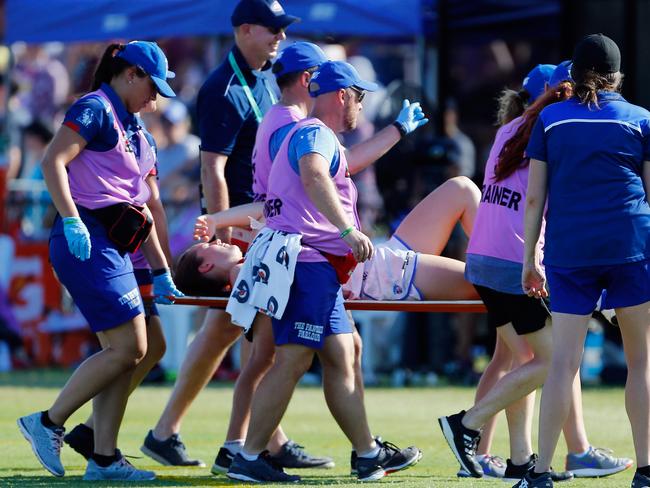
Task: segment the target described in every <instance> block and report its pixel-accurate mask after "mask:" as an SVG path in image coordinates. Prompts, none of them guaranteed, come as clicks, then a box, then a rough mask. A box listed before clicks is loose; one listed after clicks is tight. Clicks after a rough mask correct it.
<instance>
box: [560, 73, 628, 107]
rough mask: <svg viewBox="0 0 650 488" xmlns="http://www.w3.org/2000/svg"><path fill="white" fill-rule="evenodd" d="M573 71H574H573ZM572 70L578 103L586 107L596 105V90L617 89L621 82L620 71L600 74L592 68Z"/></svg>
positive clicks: (621, 75)
mask: <svg viewBox="0 0 650 488" xmlns="http://www.w3.org/2000/svg"><path fill="white" fill-rule="evenodd" d="M573 71H575V73H574V72H573ZM573 71H572V73H571V74H572V75H573V79H574V80H575V83H576V87H575V96H576V98H577V99H578V100H580V103H582V104H584V105H587V106H588V107H591V106H594V107H596V108H600V107H599V106H598V92H599V91H602V90H605V91H619V90H620V88H621V84H622V83H623V74H622V73H620V72H616V73H606V74H601V73H597V72H595V71H593V70H590V69H588V70H584V71H578V70H577V69H574V70H573Z"/></svg>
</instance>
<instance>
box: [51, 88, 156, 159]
mask: <svg viewBox="0 0 650 488" xmlns="http://www.w3.org/2000/svg"><path fill="white" fill-rule="evenodd" d="M101 89H102V91H103V92H104V93H105V94H106V96H107V97H108V98H109V100H110V101H111V104H112V105H113V108H114V109H115V113H113V110H111V107H110V105H109V104H108V103H106V101H105V100H104V99H103V98H102V97H100V96H99V95H90V96H87V97H84V98H82V99H79V100H77V101H76V102H75V103H73V104H72V106H71V107H70V108H69V109H68V111H67V112H66V114H65V119H64V120H63V125H65V126H67V127H69V128H70V129H72V130H74V131H75V132H76V133H78V134H79V135H80V136H81V137H83V138H84V139H85V140H86V143H87V145H86V149H88V150H90V151H96V152H105V151H109V150H111V149H113V148H114V147H115V145H116V144H117V141H118V133H117V131H116V130H115V124H114V120H115V115H117V117H118V120H120V122H122V126H123V127H124V131H125V132H126V138H127V139H128V140H129V141H130V143H131V144H130V146H131V148H132V149H133V152H134V153H135V155H136V157H139V155H140V154H139V153H140V136H139V134H138V131H139V130H140V129H141V128H142V125H143V124H142V121H141V120H140V119H139V118H138V117H137V116H136V115H135V114H132V113H129V112H127V110H126V107H125V106H124V103H122V100H121V99H120V97H119V96H117V93H115V90H113V89H112V88H111V87H110V86H109V85H107V84H106V83H102V86H101Z"/></svg>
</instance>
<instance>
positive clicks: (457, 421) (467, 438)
mask: <svg viewBox="0 0 650 488" xmlns="http://www.w3.org/2000/svg"><path fill="white" fill-rule="evenodd" d="M464 416H465V410H461V411H460V412H459V413H457V414H454V415H450V416H449V417H440V418H439V419H438V423H439V424H440V428H441V429H442V434H443V435H444V436H445V439H447V444H449V447H450V448H451V452H453V453H454V456H456V459H458V462H459V463H460V465H461V466H462V468H463V469H464V470H465V471H467V472H468V473H470V475H471V476H472V477H474V478H480V477H482V476H483V468H482V467H481V465H480V464H479V463H478V462H477V461H476V459H475V458H474V456H475V455H476V447H477V446H478V443H479V441H480V440H481V434H480V432H479V431H476V430H472V429H468V428H467V427H465V426H464V425H463V422H462V420H463V417H464Z"/></svg>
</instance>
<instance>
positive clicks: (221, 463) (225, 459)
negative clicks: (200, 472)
mask: <svg viewBox="0 0 650 488" xmlns="http://www.w3.org/2000/svg"><path fill="white" fill-rule="evenodd" d="M234 458H235V455H234V454H233V453H231V452H230V451H229V450H228V449H227V448H225V447H221V448H219V452H218V453H217V457H216V458H215V459H214V464H213V465H212V469H211V470H210V471H211V472H212V474H225V473H227V472H228V470H229V469H230V465H231V464H232V460H233V459H234Z"/></svg>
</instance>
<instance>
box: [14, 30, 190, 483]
mask: <svg viewBox="0 0 650 488" xmlns="http://www.w3.org/2000/svg"><path fill="white" fill-rule="evenodd" d="M173 76H174V74H173V73H172V72H170V71H168V67H167V59H166V57H165V55H164V53H163V52H162V50H161V49H160V48H159V47H158V46H157V45H156V44H155V43H152V42H143V41H134V42H130V43H128V44H126V45H119V44H112V45H110V46H109V47H108V48H107V49H106V51H105V53H104V55H103V56H102V58H101V60H100V62H99V65H98V67H97V71H96V73H95V77H94V80H93V91H92V92H91V93H89V94H87V95H86V96H84V97H82V98H81V99H79V100H78V101H77V102H75V103H74V104H73V105H72V106H71V107H70V109H69V110H68V112H67V114H66V117H65V120H64V122H63V125H62V127H61V128H60V129H59V131H58V132H57V134H56V136H55V137H54V139H53V141H52V143H51V144H50V147H49V148H48V151H47V153H46V155H45V158H44V159H43V163H42V165H43V176H44V178H45V182H46V184H47V186H48V190H49V191H50V194H51V196H52V200H53V202H54V204H55V206H56V208H57V210H58V213H59V214H58V216H57V218H56V220H55V223H54V225H53V228H52V233H51V236H50V261H51V263H52V266H53V267H54V270H55V272H56V274H57V277H58V278H59V280H60V281H61V283H62V284H63V285H64V286H65V287H66V288H67V290H68V291H69V292H70V294H71V295H72V298H73V299H74V301H75V304H76V305H77V306H78V307H79V309H80V311H81V312H82V314H83V315H84V317H85V318H86V320H87V322H88V324H89V326H90V328H91V330H92V331H93V332H95V333H96V334H97V335H98V336H99V337H100V341H101V342H102V344H103V345H104V346H105V347H104V349H102V351H100V352H98V353H96V354H94V355H92V356H91V357H89V358H88V359H86V361H84V362H83V363H82V364H81V365H80V366H79V367H78V368H77V370H76V371H75V372H74V373H73V375H72V376H71V377H70V379H69V380H68V382H67V383H66V385H65V386H64V387H63V389H62V390H61V392H60V393H59V395H58V397H57V399H56V400H55V401H54V403H53V404H52V405H51V406H50V408H49V409H47V410H45V411H42V412H36V413H33V414H31V415H27V416H25V417H21V418H20V419H18V426H19V428H20V430H21V432H22V433H23V435H24V436H25V438H26V439H27V440H28V441H29V442H30V444H31V445H32V450H33V451H34V453H35V455H36V457H37V459H38V460H39V461H40V462H41V464H42V465H43V467H44V468H45V469H47V470H48V471H49V472H51V473H52V474H54V475H55V476H63V475H64V474H65V470H64V468H63V465H62V464H61V459H60V450H61V445H62V442H63V435H64V433H65V429H64V428H63V425H64V423H65V422H66V420H67V419H68V418H69V417H70V416H71V415H72V414H73V413H74V412H75V411H76V410H78V409H79V407H81V406H82V405H83V404H85V403H86V402H87V401H89V400H91V399H92V400H93V414H94V450H93V451H94V452H93V453H92V455H91V457H90V459H89V460H88V467H87V469H86V473H85V475H84V479H85V480H122V481H143V480H151V479H154V478H155V474H154V473H153V472H151V471H144V470H139V469H136V468H135V467H134V466H132V465H131V464H130V463H129V462H128V461H126V459H125V458H124V457H123V456H122V454H121V453H120V451H119V449H117V434H118V431H119V427H120V424H121V421H122V417H123V415H124V410H125V408H126V400H127V397H128V393H129V388H130V385H131V380H132V376H133V372H134V370H135V368H136V366H137V365H138V363H139V362H140V361H141V360H142V358H143V357H144V356H145V354H146V352H147V339H146V338H147V331H146V327H145V319H144V309H143V303H142V297H141V296H140V292H139V290H138V285H137V282H136V278H135V276H134V273H133V267H132V264H131V261H130V259H129V256H128V253H132V252H135V251H137V250H138V249H141V250H142V252H143V254H144V255H145V257H146V259H147V261H148V262H149V264H150V265H151V267H152V268H153V270H154V271H153V275H154V278H153V282H154V283H153V292H154V294H155V295H156V297H157V301H159V302H161V303H168V302H169V298H168V297H170V296H181V295H182V294H181V293H180V292H179V291H178V290H177V289H176V287H175V286H174V283H173V281H172V279H171V275H170V272H169V267H168V263H167V260H166V258H165V256H164V254H163V252H162V249H161V246H160V243H159V241H158V238H157V236H156V232H155V229H154V224H153V221H152V218H151V213H150V211H149V209H148V208H147V205H146V202H147V201H148V200H149V198H150V195H151V190H150V188H149V186H148V185H147V183H146V182H145V179H146V177H147V176H148V175H149V173H150V172H151V170H152V168H153V166H154V163H155V157H154V152H153V150H152V147H151V145H150V143H149V142H148V141H147V138H146V137H145V136H144V134H143V132H142V130H141V127H140V125H139V124H138V119H137V117H136V115H135V114H136V113H137V112H139V111H140V110H142V109H143V108H145V107H146V106H147V105H151V104H152V103H154V102H155V100H156V98H157V96H158V94H160V95H162V96H164V97H173V96H175V94H174V92H173V90H172V89H171V87H170V86H169V85H168V83H167V79H168V78H173ZM152 229H153V232H152Z"/></svg>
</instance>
